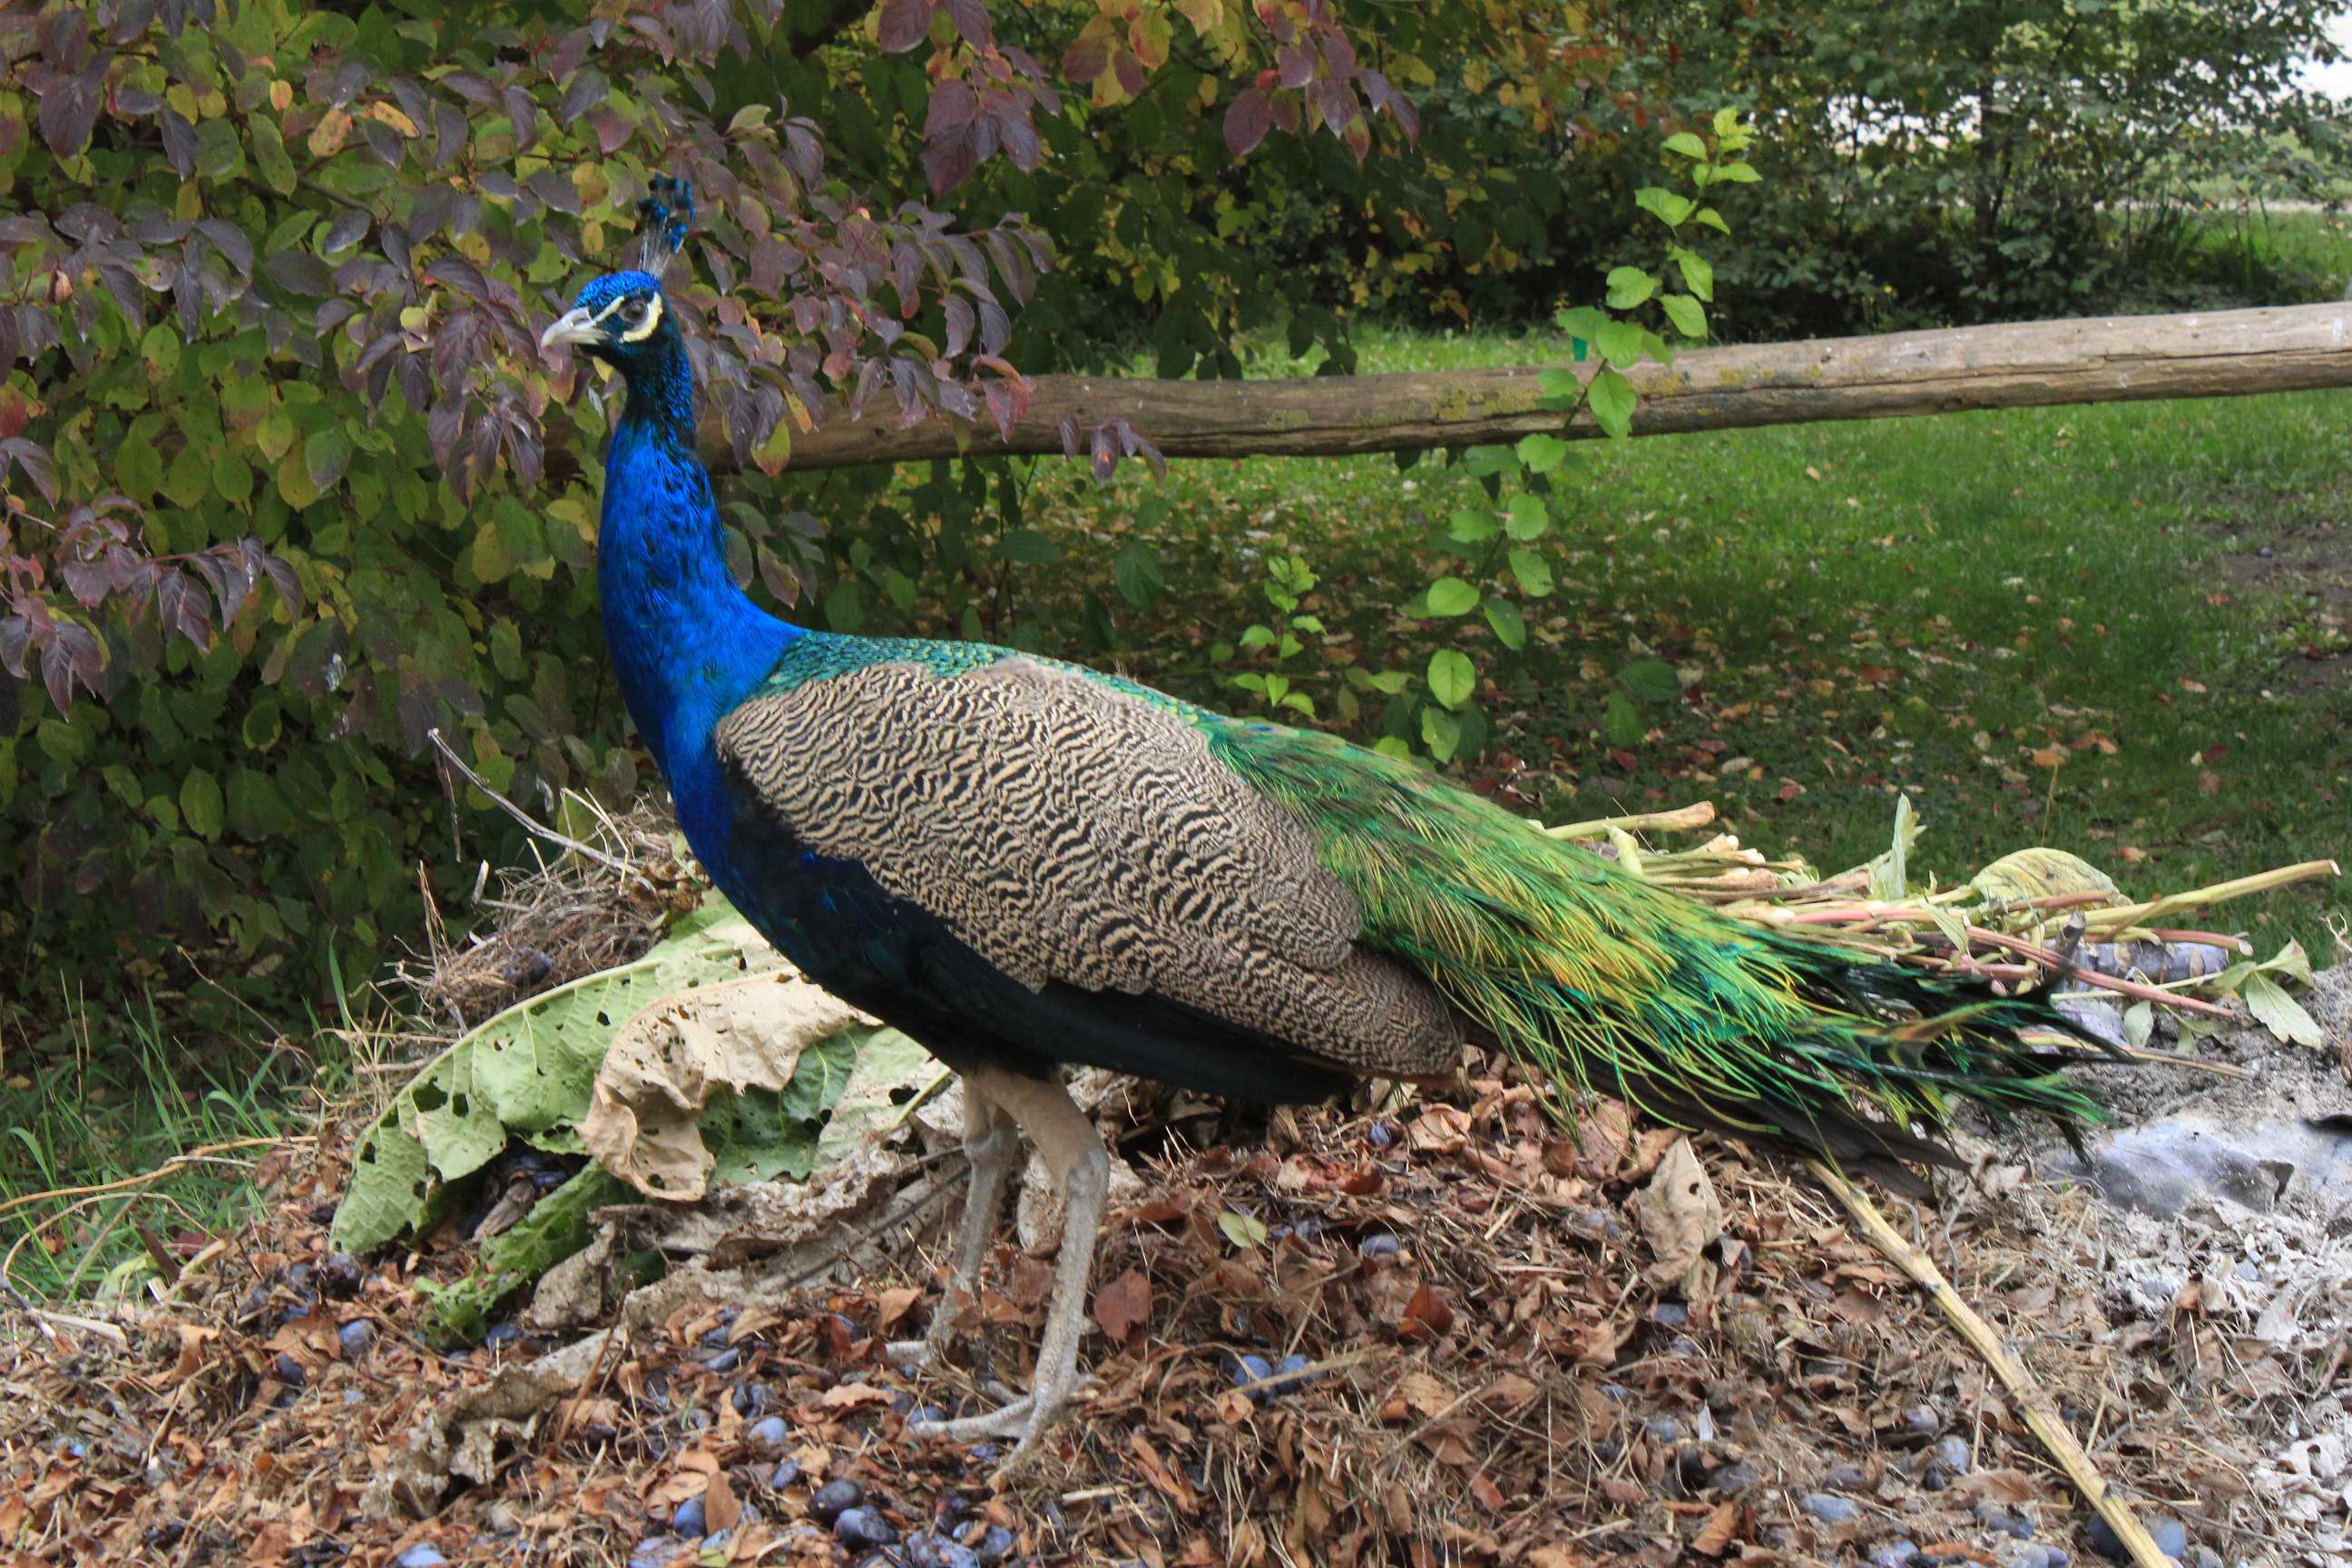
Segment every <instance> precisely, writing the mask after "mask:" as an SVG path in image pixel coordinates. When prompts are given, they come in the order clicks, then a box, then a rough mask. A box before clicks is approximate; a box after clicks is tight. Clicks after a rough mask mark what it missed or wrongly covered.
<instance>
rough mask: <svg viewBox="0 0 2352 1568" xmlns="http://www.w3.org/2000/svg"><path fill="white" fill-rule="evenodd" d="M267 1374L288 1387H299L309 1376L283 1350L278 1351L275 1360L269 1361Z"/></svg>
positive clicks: (300, 1364)
mask: <svg viewBox="0 0 2352 1568" xmlns="http://www.w3.org/2000/svg"><path fill="white" fill-rule="evenodd" d="M269 1374H270V1375H271V1376H272V1377H275V1378H276V1379H277V1380H278V1382H280V1383H282V1384H285V1385H286V1386H287V1387H289V1388H299V1387H301V1386H302V1385H303V1384H305V1383H307V1382H309V1381H310V1373H307V1372H304V1371H303V1370H302V1363H300V1362H299V1361H296V1360H295V1359H294V1358H293V1357H292V1356H290V1355H288V1354H286V1353H285V1352H279V1353H278V1359H277V1360H275V1361H273V1362H271V1363H269Z"/></svg>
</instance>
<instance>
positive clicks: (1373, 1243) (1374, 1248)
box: [1356, 1230, 1404, 1261]
mask: <svg viewBox="0 0 2352 1568" xmlns="http://www.w3.org/2000/svg"><path fill="white" fill-rule="evenodd" d="M1403 1250H1404V1243H1403V1242H1402V1241H1399V1240H1398V1239H1397V1238H1396V1237H1393V1236H1391V1235H1390V1234H1389V1233H1388V1232H1387V1231H1384V1230H1381V1231H1374V1232H1373V1233H1372V1234H1371V1235H1370V1236H1368V1237H1364V1239H1363V1240H1361V1241H1360V1242H1358V1243H1357V1244H1356V1251H1357V1252H1358V1254H1360V1256H1361V1257H1363V1258H1365V1259H1367V1260H1368V1261H1379V1260H1382V1259H1386V1258H1394V1257H1395V1256H1396V1255H1397V1254H1398V1253H1400V1252H1402V1251H1403Z"/></svg>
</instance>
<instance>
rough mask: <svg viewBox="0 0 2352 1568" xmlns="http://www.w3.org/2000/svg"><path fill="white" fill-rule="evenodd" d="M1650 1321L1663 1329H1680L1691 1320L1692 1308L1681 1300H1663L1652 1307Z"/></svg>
mask: <svg viewBox="0 0 2352 1568" xmlns="http://www.w3.org/2000/svg"><path fill="white" fill-rule="evenodd" d="M1650 1321H1652V1322H1654V1323H1655V1324H1657V1325H1658V1327H1660V1328H1662V1329H1679V1328H1681V1327H1682V1326H1683V1325H1684V1324H1685V1323H1687V1322H1689V1321H1690V1309H1689V1308H1688V1307H1685V1306H1684V1305H1683V1304H1682V1303H1681V1302H1680V1301H1661V1302H1659V1303H1658V1304H1657V1305H1656V1306H1654V1307H1653V1308H1651V1309H1650Z"/></svg>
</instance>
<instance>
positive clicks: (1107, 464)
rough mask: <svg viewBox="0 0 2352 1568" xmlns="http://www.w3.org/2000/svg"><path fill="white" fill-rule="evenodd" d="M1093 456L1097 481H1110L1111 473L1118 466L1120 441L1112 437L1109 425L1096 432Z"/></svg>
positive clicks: (1104, 483)
mask: <svg viewBox="0 0 2352 1568" xmlns="http://www.w3.org/2000/svg"><path fill="white" fill-rule="evenodd" d="M1093 458H1094V462H1093V468H1094V474H1095V483H1097V484H1098V485H1107V484H1108V483H1110V477H1111V474H1112V473H1113V472H1114V471H1115V470H1116V469H1117V468H1118V440H1117V439H1116V438H1114V437H1112V435H1111V433H1110V426H1108V425H1106V426H1103V427H1102V428H1101V429H1099V430H1097V431H1096V432H1095V437H1094V442H1093Z"/></svg>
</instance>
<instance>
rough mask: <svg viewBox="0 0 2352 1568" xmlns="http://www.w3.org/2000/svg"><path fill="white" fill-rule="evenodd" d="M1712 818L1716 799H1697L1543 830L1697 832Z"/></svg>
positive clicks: (1577, 834)
mask: <svg viewBox="0 0 2352 1568" xmlns="http://www.w3.org/2000/svg"><path fill="white" fill-rule="evenodd" d="M1714 820H1715V802H1713V801H1711V800H1703V801H1700V802H1699V803H1698V804H1697V805H1685V806H1680V807H1677V808H1676V809H1675V810H1673V811H1644V812H1637V813H1636V814H1634V815H1633V816H1596V817H1594V818H1592V819H1591V821H1590V822H1567V823H1562V824H1561V825H1560V826H1558V827H1547V828H1545V829H1544V833H1545V835H1546V836H1547V837H1552V838H1598V837H1601V835H1602V834H1605V833H1607V832H1608V831H1609V830H1610V829H1611V828H1612V827H1614V828H1618V829H1620V830H1622V831H1623V832H1626V833H1638V832H1642V831H1643V830H1645V829H1647V830H1652V831H1655V832H1661V833H1696V832H1697V831H1698V830H1699V829H1700V828H1702V827H1705V826H1707V825H1708V824H1709V823H1711V822H1713V821H1714Z"/></svg>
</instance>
